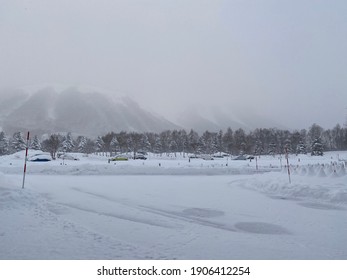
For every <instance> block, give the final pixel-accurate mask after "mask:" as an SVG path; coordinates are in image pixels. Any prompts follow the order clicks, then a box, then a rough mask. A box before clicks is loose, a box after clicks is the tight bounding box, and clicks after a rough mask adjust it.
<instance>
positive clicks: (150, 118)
mask: <svg viewBox="0 0 347 280" xmlns="http://www.w3.org/2000/svg"><path fill="white" fill-rule="evenodd" d="M0 127H1V128H2V129H3V130H5V131H6V132H7V133H13V132H15V131H27V130H30V131H32V132H33V133H35V134H44V133H53V132H69V131H70V132H74V133H78V134H82V135H87V136H96V135H101V134H104V133H107V132H110V131H122V130H125V131H138V132H143V131H153V132H159V131H163V130H166V129H175V128H178V126H176V125H175V124H173V123H172V122H170V121H168V120H166V119H165V118H163V117H160V116H156V115H154V114H152V113H150V112H148V111H146V110H144V109H143V108H141V106H140V105H139V104H137V103H136V102H135V101H134V100H132V99H131V98H129V97H121V96H117V97H114V96H112V95H110V94H107V93H101V92H98V91H95V90H87V91H86V90H81V89H79V88H68V89H65V90H62V91H58V90H57V89H56V88H52V87H47V88H43V89H40V90H37V91H35V92H28V91H25V90H3V91H2V92H0Z"/></svg>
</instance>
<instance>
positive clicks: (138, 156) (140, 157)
mask: <svg viewBox="0 0 347 280" xmlns="http://www.w3.org/2000/svg"><path fill="white" fill-rule="evenodd" d="M134 159H143V160H146V159H147V158H146V157H145V156H144V155H136V156H134Z"/></svg>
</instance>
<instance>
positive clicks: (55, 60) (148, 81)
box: [0, 0, 347, 128]
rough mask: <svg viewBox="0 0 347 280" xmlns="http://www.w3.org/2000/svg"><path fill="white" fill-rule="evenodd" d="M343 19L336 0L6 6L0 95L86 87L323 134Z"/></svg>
mask: <svg viewBox="0 0 347 280" xmlns="http://www.w3.org/2000/svg"><path fill="white" fill-rule="evenodd" d="M346 14H347V3H346V2H345V1H342V0H341V1H338V0H334V1H329V2H328V1H314V0H304V1H289V0H287V1H272V0H269V1H238V0H235V1H222V0H220V1H201V0H200V1H199V0H185V1H183V0H178V1H177V0H176V1H171V0H168V1H159V0H143V1H140V0H138V1H136V0H115V1H110V0H99V1H97V0H83V1H82V0H74V1H67V0H60V1H57V0H52V1H44V0H41V1H40V0H32V1H29V0H28V1H19V0H5V1H2V8H1V11H0V38H1V51H0V61H1V67H0V87H1V88H8V87H12V88H18V87H23V86H27V85H41V84H44V85H47V84H63V85H66V86H79V85H95V86H97V87H101V88H106V89H110V91H113V92H121V93H122V94H123V95H129V96H130V97H131V98H133V99H134V100H136V101H137V102H139V103H140V105H141V106H142V107H144V108H146V109H149V110H151V111H153V112H158V113H159V114H163V115H164V116H165V117H167V118H168V119H170V120H173V121H175V120H177V119H178V117H179V116H181V115H182V112H186V111H198V113H199V114H203V115H204V114H205V113H206V115H208V114H211V113H210V112H208V111H209V110H210V107H213V108H220V110H221V111H223V114H229V117H230V118H232V117H235V116H236V118H237V117H239V116H240V115H242V114H245V112H251V113H252V115H259V116H262V117H263V118H264V119H269V120H272V121H276V122H278V123H281V124H283V125H284V126H287V127H289V128H307V127H308V126H309V125H311V124H312V123H314V122H316V123H319V124H321V125H322V126H324V127H332V126H333V125H335V124H336V123H341V124H342V123H343V122H344V120H345V114H346V109H345V108H346V107H347V93H346V89H347V68H346V67H345V65H347V57H346V55H345V50H346V49H347V37H346V34H347V18H346V16H345V15H346ZM214 110H215V109H213V110H212V111H214ZM205 117H206V116H205ZM271 125H272V124H271Z"/></svg>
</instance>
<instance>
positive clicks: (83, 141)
mask: <svg viewBox="0 0 347 280" xmlns="http://www.w3.org/2000/svg"><path fill="white" fill-rule="evenodd" d="M86 146H87V138H86V137H84V136H81V137H78V145H77V151H78V152H80V153H86Z"/></svg>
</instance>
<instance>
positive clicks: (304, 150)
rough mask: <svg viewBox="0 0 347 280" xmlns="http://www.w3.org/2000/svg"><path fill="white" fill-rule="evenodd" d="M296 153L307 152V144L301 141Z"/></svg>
mask: <svg viewBox="0 0 347 280" xmlns="http://www.w3.org/2000/svg"><path fill="white" fill-rule="evenodd" d="M296 153H297V154H306V145H305V143H304V142H303V141H300V142H299V144H298V145H297V146H296Z"/></svg>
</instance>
